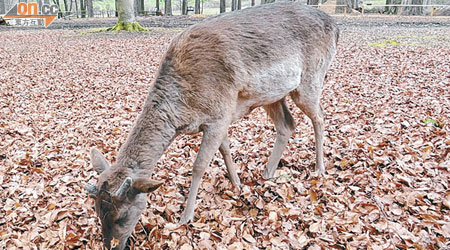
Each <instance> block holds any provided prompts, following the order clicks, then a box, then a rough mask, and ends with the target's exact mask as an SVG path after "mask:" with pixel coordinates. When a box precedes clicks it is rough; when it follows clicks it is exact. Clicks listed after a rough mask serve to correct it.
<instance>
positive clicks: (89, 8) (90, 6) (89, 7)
mask: <svg viewBox="0 0 450 250" xmlns="http://www.w3.org/2000/svg"><path fill="white" fill-rule="evenodd" d="M86 5H87V13H88V17H94V4H93V3H92V0H86Z"/></svg>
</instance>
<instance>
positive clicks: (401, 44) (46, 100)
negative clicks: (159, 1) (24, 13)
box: [0, 18, 450, 249]
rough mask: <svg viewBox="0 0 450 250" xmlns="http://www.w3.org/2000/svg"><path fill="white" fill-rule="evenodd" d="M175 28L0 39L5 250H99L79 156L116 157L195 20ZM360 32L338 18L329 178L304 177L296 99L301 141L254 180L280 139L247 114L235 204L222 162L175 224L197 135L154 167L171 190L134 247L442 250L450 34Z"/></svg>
mask: <svg viewBox="0 0 450 250" xmlns="http://www.w3.org/2000/svg"><path fill="white" fill-rule="evenodd" d="M148 20H152V21H151V22H160V19H148ZM156 20H158V21H156ZM167 20H169V19H167ZM170 20H172V21H169V24H167V25H168V26H166V27H170V29H164V28H163V29H160V28H153V29H151V31H150V32H146V33H135V34H128V33H121V34H110V33H90V32H89V31H88V30H86V29H76V30H65V29H62V28H76V27H86V26H87V27H105V26H112V24H113V23H114V20H113V19H111V20H103V22H104V23H100V24H94V23H91V22H90V21H87V22H84V20H83V22H81V23H80V22H75V21H58V22H57V23H55V25H54V26H53V28H51V29H48V30H45V29H31V30H17V29H14V28H12V27H6V28H1V30H0V37H1V39H4V40H3V41H6V43H3V44H2V46H1V47H0V56H1V62H0V192H1V195H0V249H101V244H100V240H101V236H100V232H99V222H98V220H97V218H96V215H95V212H94V210H93V209H92V205H93V201H92V200H91V199H88V198H87V193H86V192H85V190H84V188H83V186H84V184H85V183H88V182H89V183H95V179H96V174H95V173H94V172H93V171H92V167H91V166H90V164H89V158H88V152H89V149H90V148H91V147H93V146H95V147H97V148H99V149H101V150H102V151H103V152H104V153H105V154H106V156H107V158H108V159H109V160H111V161H114V158H115V155H116V153H117V150H118V149H119V147H120V145H121V143H123V141H124V140H125V138H126V135H127V133H128V132H129V130H130V129H131V126H132V124H133V121H134V120H135V118H136V116H137V115H138V113H139V111H140V107H141V106H142V103H143V101H144V99H145V96H146V93H147V91H148V89H149V84H150V82H151V81H152V80H153V79H154V77H155V72H156V71H157V68H158V66H159V60H160V58H161V56H162V55H163V53H164V51H165V49H166V48H167V46H168V43H169V42H170V40H171V39H172V38H173V37H174V36H175V35H176V34H178V33H179V32H180V29H179V27H184V26H182V25H188V24H186V23H187V22H191V21H192V20H189V21H186V20H182V21H180V20H181V19H180V20H179V19H177V18H173V19H170ZM358 20H359V19H353V18H352V19H343V18H339V19H338V21H339V23H340V27H341V30H342V34H341V40H340V43H339V51H338V55H337V57H336V61H335V63H334V64H333V66H332V68H331V69H330V72H329V74H328V76H327V82H326V84H325V90H324V93H323V99H322V106H323V107H324V111H325V113H326V141H325V151H326V162H327V163H326V165H327V166H326V168H327V174H326V175H325V176H324V177H321V178H314V177H312V176H311V173H310V170H311V169H312V168H313V167H314V146H313V145H314V140H313V133H312V127H311V124H310V121H309V120H308V119H307V118H305V116H304V115H303V114H302V113H301V111H300V110H299V109H298V108H295V107H294V106H293V105H292V104H291V103H290V108H291V110H292V112H293V116H294V117H295V119H296V122H297V124H298V127H297V131H296V133H295V135H294V136H293V137H292V139H291V141H290V144H289V146H288V149H287V150H286V151H285V153H284V156H283V160H282V162H281V164H280V167H279V170H278V171H277V173H276V176H277V178H275V179H274V180H272V181H264V180H262V179H261V175H262V173H263V170H264V164H265V163H266V162H267V159H268V156H269V154H270V150H271V148H272V146H273V143H274V138H275V130H274V127H273V124H272V123H271V121H270V120H269V119H268V118H267V116H266V115H265V114H264V112H263V111H262V110H261V109H257V110H255V111H254V112H253V113H252V114H250V115H248V116H246V117H245V118H244V119H242V120H241V121H239V122H237V123H235V124H233V126H232V128H230V130H229V135H230V138H231V148H232V155H233V159H234V162H235V167H236V168H237V169H238V173H239V175H240V177H241V180H242V182H243V184H244V187H243V189H242V192H241V193H237V192H236V190H233V188H232V186H231V184H230V182H229V180H228V179H226V177H225V169H224V164H223V161H222V159H221V157H220V155H219V154H217V155H216V157H215V159H214V160H213V162H212V164H211V167H210V169H209V170H208V172H207V174H205V176H204V180H203V182H202V185H201V188H200V192H199V199H198V202H197V209H196V215H195V216H196V219H195V222H194V223H192V224H191V225H190V226H188V227H186V226H182V227H178V226H177V225H176V224H175V223H176V222H177V221H178V219H179V217H180V215H181V212H182V209H183V206H184V202H185V197H186V195H187V192H188V187H189V184H190V172H191V165H192V163H193V160H194V158H195V155H196V151H197V149H198V146H199V139H200V136H199V135H198V136H182V137H179V138H177V140H176V141H175V142H174V143H173V144H172V146H171V147H170V148H169V150H168V151H167V152H166V154H165V155H164V156H163V157H162V158H161V159H160V161H159V164H158V166H157V167H156V171H155V175H156V178H164V179H167V180H168V181H167V184H165V185H163V186H162V187H161V188H160V189H159V190H158V191H157V192H155V193H153V194H151V195H149V204H148V209H147V210H146V212H145V214H144V215H143V216H142V218H141V220H140V223H138V225H137V226H136V230H135V233H134V234H133V237H132V239H131V240H130V244H131V245H132V246H134V248H135V249H192V248H193V249H243V248H246V249H321V248H322V249H331V248H334V249H448V248H449V247H450V245H449V238H450V235H449V232H450V223H449V221H450V218H449V206H450V192H449V191H448V190H449V165H450V155H449V152H450V139H449V138H450V136H449V133H450V131H449V130H450V127H449V121H450V119H449V116H450V94H449V93H450V59H449V58H450V37H449V34H450V25H449V22H448V21H447V22H444V21H442V22H437V21H436V19H433V20H432V21H426V20H425V19H421V21H419V22H417V23H414V22H413V21H412V19H404V20H398V19H395V20H394V19H388V20H381V19H377V20H375V21H371V19H367V20H361V21H358ZM185 21H186V23H185ZM161 22H165V21H161ZM193 22H195V21H193ZM141 23H143V24H144V26H147V27H150V26H152V25H150V24H147V23H146V21H142V22H141ZM405 23H406V25H405ZM391 24H394V25H391ZM91 25H92V26H91ZM95 25H98V26H95ZM171 25H172V26H171ZM58 27H60V28H58ZM174 27H177V28H176V29H174Z"/></svg>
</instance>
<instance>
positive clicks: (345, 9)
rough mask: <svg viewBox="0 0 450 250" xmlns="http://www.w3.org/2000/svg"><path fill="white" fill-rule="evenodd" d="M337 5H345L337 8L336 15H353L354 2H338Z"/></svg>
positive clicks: (339, 0)
mask: <svg viewBox="0 0 450 250" xmlns="http://www.w3.org/2000/svg"><path fill="white" fill-rule="evenodd" d="M336 5H345V6H336V11H335V12H336V13H345V12H346V13H352V0H337V1H336Z"/></svg>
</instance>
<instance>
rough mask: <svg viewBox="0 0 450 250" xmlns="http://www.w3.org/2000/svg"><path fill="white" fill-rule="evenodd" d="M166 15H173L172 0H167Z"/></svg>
mask: <svg viewBox="0 0 450 250" xmlns="http://www.w3.org/2000/svg"><path fill="white" fill-rule="evenodd" d="M164 15H166V16H171V15H172V0H165V5H164Z"/></svg>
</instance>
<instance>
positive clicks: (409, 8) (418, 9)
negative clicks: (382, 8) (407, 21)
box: [402, 0, 423, 16]
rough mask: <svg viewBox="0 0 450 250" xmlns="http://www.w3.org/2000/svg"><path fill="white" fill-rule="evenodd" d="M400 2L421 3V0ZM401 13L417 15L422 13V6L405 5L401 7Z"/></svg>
mask: <svg viewBox="0 0 450 250" xmlns="http://www.w3.org/2000/svg"><path fill="white" fill-rule="evenodd" d="M402 4H404V5H422V4H423V0H403V1H402ZM402 15H409V16H413V15H414V16H419V15H423V7H422V6H417V7H415V6H407V7H403V8H402Z"/></svg>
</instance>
